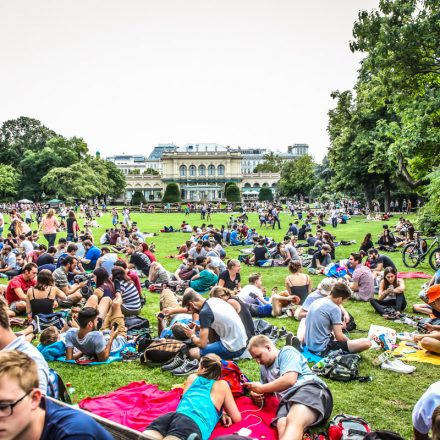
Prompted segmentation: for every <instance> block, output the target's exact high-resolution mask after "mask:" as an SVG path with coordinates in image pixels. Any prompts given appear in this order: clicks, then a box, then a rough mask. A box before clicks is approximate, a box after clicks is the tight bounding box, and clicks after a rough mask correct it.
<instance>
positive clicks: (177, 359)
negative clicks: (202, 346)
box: [162, 356, 184, 371]
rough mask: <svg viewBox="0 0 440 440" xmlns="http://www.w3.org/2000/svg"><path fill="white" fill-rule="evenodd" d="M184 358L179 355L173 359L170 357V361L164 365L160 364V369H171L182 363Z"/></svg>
mask: <svg viewBox="0 0 440 440" xmlns="http://www.w3.org/2000/svg"><path fill="white" fill-rule="evenodd" d="M183 362H184V360H183V359H182V358H181V357H180V356H176V357H175V358H174V359H171V361H170V362H167V363H166V364H165V365H162V371H171V370H174V369H176V368H177V367H180V366H182V365H183Z"/></svg>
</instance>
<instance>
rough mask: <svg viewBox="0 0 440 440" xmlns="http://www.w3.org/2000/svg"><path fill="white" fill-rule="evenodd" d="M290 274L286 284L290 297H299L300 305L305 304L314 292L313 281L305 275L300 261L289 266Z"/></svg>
mask: <svg viewBox="0 0 440 440" xmlns="http://www.w3.org/2000/svg"><path fill="white" fill-rule="evenodd" d="M288 269H289V272H290V274H289V275H287V277H286V279H285V281H284V284H285V286H286V290H287V291H288V292H289V294H290V295H293V296H298V297H299V299H300V301H299V304H303V303H304V301H305V299H306V298H307V296H308V295H309V293H310V292H311V291H312V280H311V279H310V277H309V276H308V275H306V274H305V273H303V270H302V263H301V261H300V260H291V261H290V262H289V266H288Z"/></svg>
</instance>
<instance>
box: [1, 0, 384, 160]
mask: <svg viewBox="0 0 440 440" xmlns="http://www.w3.org/2000/svg"><path fill="white" fill-rule="evenodd" d="M377 5H378V0H309V1H306V0H272V1H269V0H266V1H262V0H155V1H152V0H124V1H123V0H119V1H116V0H75V1H67V0H38V1H36V0H0V53H1V58H0V59H1V61H0V123H1V122H3V121H5V120H8V119H13V118H17V117H19V116H29V117H33V118H36V119H39V120H40V121H41V122H42V123H43V124H44V125H46V126H48V127H49V128H51V129H53V130H55V131H56V132H58V133H60V134H62V135H63V136H66V137H70V136H79V137H83V138H84V140H85V141H86V142H87V143H88V145H89V149H90V150H91V152H95V151H99V152H100V153H101V156H103V157H106V156H110V155H114V154H120V153H125V154H145V155H146V154H148V153H149V152H150V151H151V150H152V149H153V148H154V146H155V145H157V144H158V143H170V142H173V143H175V144H177V145H184V144H187V143H204V142H215V143H218V144H221V145H230V146H233V147H236V146H241V147H242V148H245V147H262V148H268V149H272V150H281V151H286V150H287V146H288V145H292V144H294V143H308V144H309V145H310V150H309V151H310V153H311V154H312V156H314V158H315V159H316V160H317V161H320V160H321V159H322V158H323V156H324V155H325V154H326V150H327V148H328V147H329V140H328V136H327V131H326V127H327V120H328V119H327V112H328V110H329V109H330V108H332V107H333V106H334V101H333V100H332V99H331V98H330V93H331V92H332V91H333V90H346V89H350V88H352V87H353V85H354V83H355V81H356V75H357V70H358V68H359V61H360V60H361V58H362V55H361V54H353V53H351V52H350V49H349V46H348V45H349V41H350V39H351V38H352V27H353V22H354V21H355V20H356V18H357V14H358V11H359V10H360V9H367V10H370V9H372V8H375V7H377ZM0 161H1V158H0Z"/></svg>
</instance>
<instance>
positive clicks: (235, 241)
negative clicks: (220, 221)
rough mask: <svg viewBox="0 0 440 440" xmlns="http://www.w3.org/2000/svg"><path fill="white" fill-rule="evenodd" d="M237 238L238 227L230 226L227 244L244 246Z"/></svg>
mask: <svg viewBox="0 0 440 440" xmlns="http://www.w3.org/2000/svg"><path fill="white" fill-rule="evenodd" d="M238 237H239V235H238V225H236V224H234V226H232V231H231V235H230V237H229V242H230V244H231V246H242V245H243V244H244V241H243V240H240V239H239V238H238Z"/></svg>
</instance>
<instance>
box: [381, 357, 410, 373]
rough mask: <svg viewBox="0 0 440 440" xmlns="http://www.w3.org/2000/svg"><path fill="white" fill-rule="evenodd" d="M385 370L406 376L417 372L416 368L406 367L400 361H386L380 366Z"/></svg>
mask: <svg viewBox="0 0 440 440" xmlns="http://www.w3.org/2000/svg"><path fill="white" fill-rule="evenodd" d="M380 367H381V368H382V369H384V370H390V371H394V372H395V373H404V374H411V373H413V372H414V371H415V370H416V367H412V366H411V365H406V364H404V363H403V362H402V361H400V360H399V359H395V360H393V361H392V360H390V359H388V360H386V361H385V362H383V363H382V365H381V366H380Z"/></svg>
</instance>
